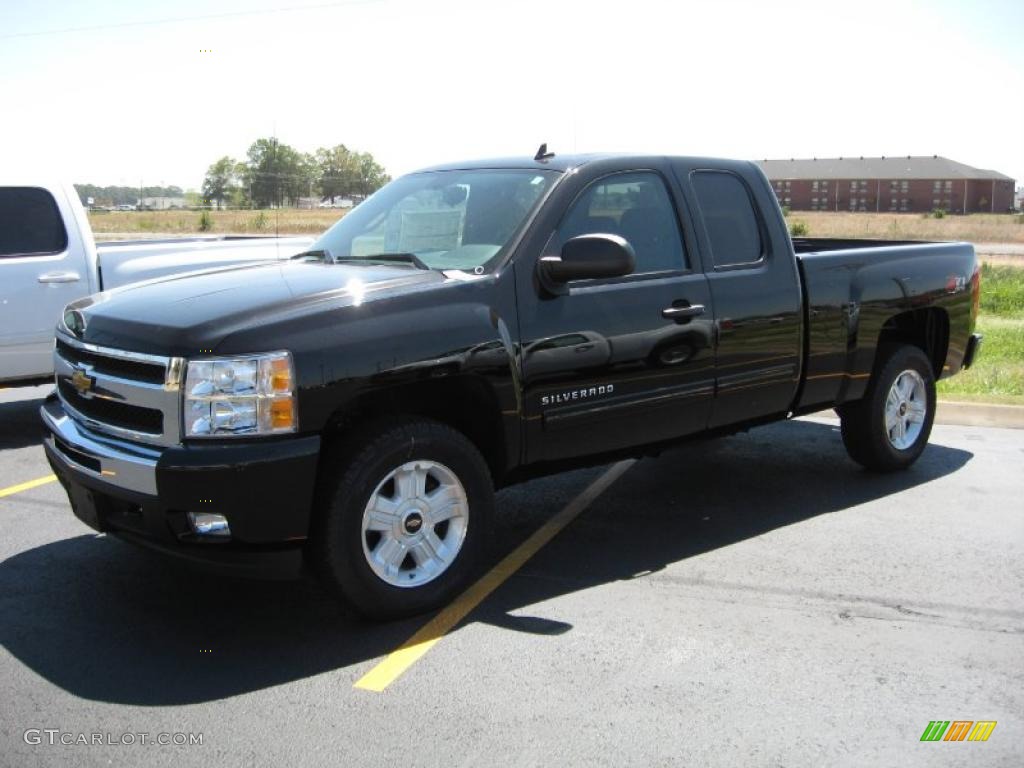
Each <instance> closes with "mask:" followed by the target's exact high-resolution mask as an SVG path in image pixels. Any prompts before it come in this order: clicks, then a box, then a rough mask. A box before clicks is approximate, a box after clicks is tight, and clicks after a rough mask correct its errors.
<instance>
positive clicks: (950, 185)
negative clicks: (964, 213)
mask: <svg viewBox="0 0 1024 768" xmlns="http://www.w3.org/2000/svg"><path fill="white" fill-rule="evenodd" d="M945 185H946V192H950V191H952V189H953V182H952V181H947V182H945Z"/></svg>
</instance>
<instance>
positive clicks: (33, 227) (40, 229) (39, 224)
mask: <svg viewBox="0 0 1024 768" xmlns="http://www.w3.org/2000/svg"><path fill="white" fill-rule="evenodd" d="M67 244H68V236H67V233H66V232H65V231H64V222H63V221H61V218H60V212H59V211H58V210H57V203H55V202H54V200H53V197H52V196H51V195H50V193H49V192H47V191H46V190H45V189H36V188H35V187H0V256H24V255H31V254H43V253H60V252H61V251H63V250H64V249H65V248H66V247H67Z"/></svg>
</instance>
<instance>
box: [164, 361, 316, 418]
mask: <svg viewBox="0 0 1024 768" xmlns="http://www.w3.org/2000/svg"><path fill="white" fill-rule="evenodd" d="M294 382H295V368H294V366H293V365H292V356H291V355H290V354H289V353H288V352H270V353H268V354H265V355H246V356H244V357H231V358H216V359H210V360H190V361H189V364H188V375H187V376H186V377H185V395H184V396H185V436H186V437H228V436H231V435H272V434H279V433H282V432H294V431H295V429H296V427H297V426H298V414H297V413H296V410H295V384H294Z"/></svg>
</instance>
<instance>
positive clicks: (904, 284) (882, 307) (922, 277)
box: [793, 238, 977, 412]
mask: <svg viewBox="0 0 1024 768" xmlns="http://www.w3.org/2000/svg"><path fill="white" fill-rule="evenodd" d="M793 247H794V250H795V251H796V253H797V265H798V267H799V269H800V275H801V277H802V283H803V290H804V322H805V324H806V328H807V332H806V334H805V337H804V338H805V341H804V344H805V350H804V351H805V361H806V362H805V365H804V376H803V384H802V387H801V391H800V392H799V393H798V396H797V405H796V407H795V408H794V411H796V412H809V411H813V410H819V409H821V408H825V407H831V405H832V404H837V403H843V402H846V401H849V400H856V399H858V398H860V397H861V396H862V395H863V393H864V390H865V388H866V386H867V383H868V380H869V378H870V376H871V371H872V367H873V365H874V360H875V351H876V349H877V346H878V344H879V341H880V339H881V337H882V336H883V334H884V333H893V334H896V333H898V332H899V330H900V328H901V324H902V325H903V326H905V327H910V326H914V325H915V324H919V323H923V324H925V326H927V328H928V332H929V333H931V334H941V336H942V337H944V338H945V339H948V341H949V346H948V352H947V354H946V356H945V358H944V359H942V360H933V361H932V362H933V365H934V367H935V370H936V378H940V377H945V376H950V375H952V374H954V373H956V372H957V371H959V370H960V367H961V365H962V362H963V356H964V352H965V346H966V340H967V338H968V337H969V335H970V332H971V331H972V330H973V325H974V318H973V316H972V311H971V296H970V294H971V286H972V284H973V283H972V277H973V276H974V274H975V271H976V270H977V261H976V258H975V254H974V247H973V246H972V245H970V244H968V243H921V242H908V241H881V240H856V239H812V238H796V239H794V241H793ZM894 275H895V277H894ZM894 311H895V315H894ZM939 346H940V347H941V348H945V344H941V345H939Z"/></svg>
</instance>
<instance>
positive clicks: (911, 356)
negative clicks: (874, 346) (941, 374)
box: [839, 345, 935, 472]
mask: <svg viewBox="0 0 1024 768" xmlns="http://www.w3.org/2000/svg"><path fill="white" fill-rule="evenodd" d="M878 355H879V360H878V363H877V364H876V366H875V372H874V374H873V375H872V376H871V382H870V383H869V384H868V389H867V392H865V393H864V398H863V399H862V400H858V401H856V402H853V403H846V404H844V405H842V406H841V407H840V408H839V417H840V419H841V423H842V434H843V443H844V444H845V445H846V452H847V453H848V454H849V455H850V458H851V459H853V460H854V461H856V462H857V463H858V464H861V465H863V466H864V467H866V468H868V469H872V470H875V471H878V472H892V471H895V470H898V469H906V468H907V467H909V466H910V465H911V464H913V463H914V462H915V461H917V459H918V457H920V455H921V453H922V452H923V451H924V449H925V447H926V446H927V445H928V436H929V435H930V434H931V431H932V422H933V420H934V419H935V376H934V374H933V373H932V366H931V363H930V362H929V360H928V357H927V356H926V355H925V353H924V352H923V351H922V350H921V349H920V348H918V347H914V346H909V345H903V346H886V347H882V348H880V349H879V350H878Z"/></svg>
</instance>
